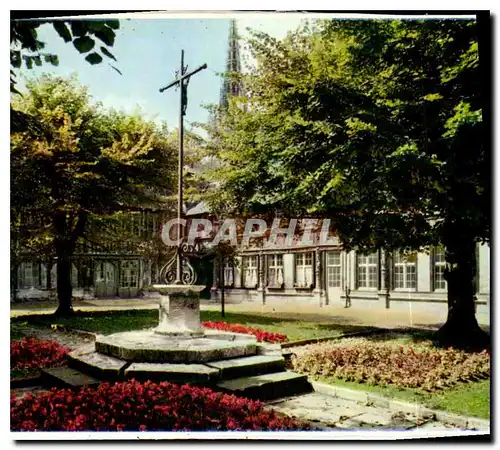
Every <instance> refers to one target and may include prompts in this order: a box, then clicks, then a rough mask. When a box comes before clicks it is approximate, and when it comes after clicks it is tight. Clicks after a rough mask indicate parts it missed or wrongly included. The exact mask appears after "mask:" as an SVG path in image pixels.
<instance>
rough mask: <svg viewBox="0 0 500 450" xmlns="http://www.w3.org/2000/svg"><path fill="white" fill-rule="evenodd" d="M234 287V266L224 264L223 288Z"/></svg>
mask: <svg viewBox="0 0 500 450" xmlns="http://www.w3.org/2000/svg"><path fill="white" fill-rule="evenodd" d="M233 285H234V266H233V265H232V264H230V263H227V262H226V263H224V286H233Z"/></svg>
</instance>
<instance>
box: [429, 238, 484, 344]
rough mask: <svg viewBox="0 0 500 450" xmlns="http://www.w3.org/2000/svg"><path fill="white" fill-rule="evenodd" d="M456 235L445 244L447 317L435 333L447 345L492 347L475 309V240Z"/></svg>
mask: <svg viewBox="0 0 500 450" xmlns="http://www.w3.org/2000/svg"><path fill="white" fill-rule="evenodd" d="M457 237H458V236H457V235H454V236H453V237H451V239H450V241H452V242H448V243H447V244H448V245H447V247H446V263H447V265H446V271H445V275H444V276H445V279H446V281H447V284H448V318H447V320H446V323H445V324H444V325H443V326H442V327H441V328H440V329H439V330H438V332H437V333H436V337H437V339H438V341H439V342H440V343H442V344H443V345H445V346H453V347H457V348H471V349H484V348H489V346H490V338H489V336H488V335H487V334H486V333H485V332H484V331H483V330H482V329H481V328H480V327H479V325H478V323H477V319H476V311H475V296H476V292H475V288H474V278H475V275H476V264H477V262H476V243H475V241H474V240H473V239H469V240H467V239H461V240H459V239H457ZM450 244H451V245H450Z"/></svg>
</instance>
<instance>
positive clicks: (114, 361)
mask: <svg viewBox="0 0 500 450" xmlns="http://www.w3.org/2000/svg"><path fill="white" fill-rule="evenodd" d="M81 351H85V350H83V349H82V350H81ZM127 364H128V363H127V361H124V360H122V359H118V358H114V357H113V356H108V355H103V354H101V353H97V352H96V351H95V350H94V351H92V352H86V353H80V354H77V353H76V352H71V353H70V354H69V365H70V366H71V367H74V368H75V369H79V370H83V371H88V372H90V373H92V374H94V375H96V376H98V377H102V378H107V377H111V378H116V377H118V376H120V375H121V374H122V371H123V369H124V368H125V366H126V365H127Z"/></svg>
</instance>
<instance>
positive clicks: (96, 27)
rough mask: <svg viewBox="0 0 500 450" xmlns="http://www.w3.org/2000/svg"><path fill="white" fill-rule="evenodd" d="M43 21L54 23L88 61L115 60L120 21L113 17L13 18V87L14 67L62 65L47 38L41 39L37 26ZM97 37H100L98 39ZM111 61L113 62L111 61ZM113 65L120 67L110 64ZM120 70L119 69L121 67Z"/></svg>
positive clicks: (11, 28) (11, 83) (60, 34)
mask: <svg viewBox="0 0 500 450" xmlns="http://www.w3.org/2000/svg"><path fill="white" fill-rule="evenodd" d="M44 24H52V26H53V27H54V29H55V31H56V32H57V34H58V35H59V36H60V37H61V38H62V39H63V40H64V42H67V43H71V44H72V45H73V46H74V47H75V49H76V50H78V52H80V53H82V54H85V55H86V56H85V60H86V61H88V62H89V64H99V63H101V62H102V61H103V55H104V56H105V57H106V58H109V59H112V60H114V61H116V58H115V57H114V56H113V54H112V53H111V52H110V48H112V47H113V45H114V43H115V37H116V30H118V29H119V28H120V22H119V21H118V20H116V19H112V20H96V19H93V20H82V19H74V20H60V19H59V20H57V19H56V20H11V22H10V65H11V72H10V75H11V78H10V87H11V91H13V92H17V91H16V89H15V84H16V73H15V71H14V70H13V69H19V68H21V67H22V65H23V62H24V64H25V67H26V68H28V69H31V68H32V67H33V65H36V66H41V65H42V64H43V63H44V62H45V63H48V64H52V65H54V66H57V65H59V57H58V55H56V54H54V53H49V52H46V51H45V45H46V44H45V42H43V41H40V39H38V28H39V27H40V26H42V25H44ZM96 39H98V41H97V40H96ZM110 65H111V64H110ZM111 67H113V69H115V70H117V71H118V69H117V68H116V67H114V66H112V65H111ZM118 72H119V71H118Z"/></svg>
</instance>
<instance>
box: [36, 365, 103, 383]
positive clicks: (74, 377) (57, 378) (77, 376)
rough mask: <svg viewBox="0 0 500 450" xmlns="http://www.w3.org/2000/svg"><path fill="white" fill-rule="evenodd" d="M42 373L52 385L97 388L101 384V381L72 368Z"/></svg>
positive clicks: (53, 369) (58, 368) (44, 370)
mask: <svg viewBox="0 0 500 450" xmlns="http://www.w3.org/2000/svg"><path fill="white" fill-rule="evenodd" d="M41 373H42V377H43V378H46V379H48V381H49V382H50V383H51V384H52V383H53V384H57V385H60V386H64V387H82V386H95V385H98V384H99V383H101V381H100V380H98V379H96V378H94V377H92V376H90V375H87V374H84V373H82V372H80V371H78V370H75V369H72V368H70V367H54V368H51V369H42V370H41Z"/></svg>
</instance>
